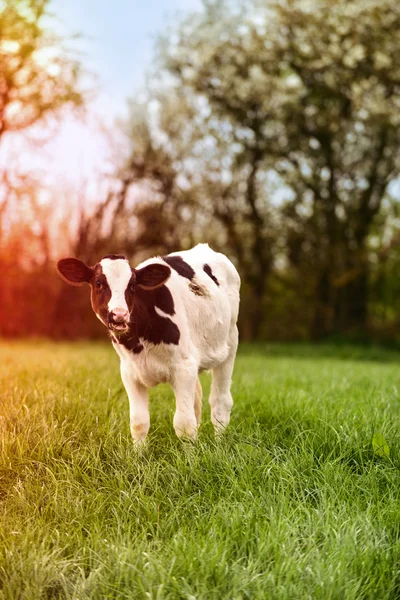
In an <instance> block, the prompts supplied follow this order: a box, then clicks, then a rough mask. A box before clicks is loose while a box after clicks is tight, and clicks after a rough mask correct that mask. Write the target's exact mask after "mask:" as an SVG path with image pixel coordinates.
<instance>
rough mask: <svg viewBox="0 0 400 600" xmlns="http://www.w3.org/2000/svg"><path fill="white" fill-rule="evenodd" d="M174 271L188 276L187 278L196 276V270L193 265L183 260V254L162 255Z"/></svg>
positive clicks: (182, 275)
mask: <svg viewBox="0 0 400 600" xmlns="http://www.w3.org/2000/svg"><path fill="white" fill-rule="evenodd" d="M161 258H162V259H163V260H164V261H165V262H166V263H167V264H168V265H169V266H170V267H171V268H172V269H174V271H176V272H177V273H178V275H181V277H186V279H190V280H192V279H193V277H194V276H195V272H194V270H193V269H192V267H191V266H190V265H189V264H188V263H187V262H185V261H184V260H183V258H182V257H181V256H162V257H161Z"/></svg>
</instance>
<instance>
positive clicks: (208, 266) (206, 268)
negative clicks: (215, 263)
mask: <svg viewBox="0 0 400 600" xmlns="http://www.w3.org/2000/svg"><path fill="white" fill-rule="evenodd" d="M203 271H204V272H205V273H207V275H208V276H209V277H211V279H212V280H213V282H214V283H216V284H217V285H218V286H219V281H218V279H217V278H216V277H215V275H214V273H213V272H212V269H211V267H210V265H207V264H206V265H204V267H203Z"/></svg>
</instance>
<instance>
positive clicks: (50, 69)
mask: <svg viewBox="0 0 400 600" xmlns="http://www.w3.org/2000/svg"><path fill="white" fill-rule="evenodd" d="M50 3H51V0H0V139H1V137H2V136H3V135H4V134H5V133H6V132H8V131H17V130H22V129H25V128H27V127H30V126H31V125H33V124H34V123H36V122H37V121H38V120H39V119H41V118H42V117H44V116H46V115H48V114H50V113H54V112H55V111H56V110H57V109H59V108H60V107H62V106H64V105H65V104H68V103H71V104H73V105H75V106H76V105H81V104H82V102H83V98H82V94H81V93H80V91H79V90H78V82H79V79H80V75H81V66H80V63H79V61H78V60H76V59H75V58H74V57H73V55H72V53H71V51H69V50H68V49H66V48H65V47H64V46H65V42H64V40H62V39H60V38H57V37H56V36H55V35H54V34H53V33H51V32H50V31H49V30H48V29H47V28H46V26H45V24H44V22H45V20H46V19H49V18H50V16H51V15H50Z"/></svg>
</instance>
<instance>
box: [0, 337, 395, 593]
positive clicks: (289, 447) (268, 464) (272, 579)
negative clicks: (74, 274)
mask: <svg viewBox="0 0 400 600" xmlns="http://www.w3.org/2000/svg"><path fill="white" fill-rule="evenodd" d="M399 363H400V354H396V353H394V352H389V351H384V350H380V349H376V348H373V349H370V350H368V349H358V348H350V347H348V348H342V349H337V348H334V347H331V346H320V347H311V346H304V347H302V346H287V347H286V346H263V345H259V346H257V347H251V346H247V347H243V348H242V349H241V351H240V354H239V356H238V359H237V362H236V368H235V374H234V381H233V388H232V389H233V394H234V398H235V405H234V409H233V413H232V420H231V425H230V427H229V429H228V431H227V432H226V434H225V436H224V437H223V438H222V439H219V440H215V439H214V437H213V433H212V428H211V425H210V416H209V410H208V406H207V403H206V402H205V406H204V409H203V425H202V427H201V430H200V435H199V440H198V442H197V444H196V445H195V446H191V445H189V444H185V443H181V442H179V440H177V439H176V437H175V434H174V431H173V428H172V417H173V409H174V403H173V397H172V393H171V391H170V389H169V387H168V386H159V387H158V388H156V389H154V390H153V391H152V394H151V398H152V401H151V413H152V427H151V430H150V437H149V442H148V447H147V449H146V450H145V451H144V452H143V453H139V454H138V453H137V452H136V451H135V449H134V447H133V444H132V442H131V439H130V434H129V423H128V402H127V399H126V397H125V394H124V391H123V388H122V384H121V381H120V377H119V372H118V361H117V357H116V355H114V352H113V350H112V348H111V347H110V346H108V345H104V346H103V345H100V344H98V345H95V344H85V343H80V344H59V345H56V344H50V343H46V342H26V343H8V344H7V343H5V342H3V343H1V344H0V380H1V383H0V393H1V396H0V414H1V418H0V599H1V600H5V599H7V600H8V599H13V600H14V599H18V600H30V599H39V598H46V599H53V598H66V599H67V598H68V599H71V600H72V599H74V600H84V599H86V598H95V599H103V598H118V599H120V598H121V599H124V598H126V599H133V600H141V599H148V598H150V599H154V600H162V599H171V600H176V599H186V600H194V599H197V600H199V599H206V600H223V599H235V600H236V599H242V598H243V599H244V598H250V599H252V600H253V599H268V600H273V599H288V600H293V599H296V598H301V599H303V598H310V599H321V600H322V599H323V600H327V599H330V598H332V599H333V598H337V599H346V600H350V599H356V598H357V599H361V598H362V599H367V598H368V599H369V598H370V599H374V600H376V599H392V600H395V599H398V598H399V597H400V470H399V466H400V461H399V458H400V456H399V447H400V444H399V439H400V438H399V426H400V401H399V389H400V368H399V367H400V364H399ZM202 381H203V387H204V390H205V395H207V392H208V389H209V383H210V379H209V376H208V375H204V376H203V377H202ZM377 433H378V434H382V435H383V436H384V438H385V440H386V442H387V444H388V446H389V448H390V455H389V456H386V455H385V453H384V452H379V449H378V450H377V449H376V447H375V448H374V447H373V445H372V438H373V436H374V434H377ZM380 454H382V456H380Z"/></svg>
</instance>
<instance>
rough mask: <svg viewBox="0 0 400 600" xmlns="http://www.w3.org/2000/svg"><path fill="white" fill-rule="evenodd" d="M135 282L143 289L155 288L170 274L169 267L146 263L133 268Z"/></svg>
mask: <svg viewBox="0 0 400 600" xmlns="http://www.w3.org/2000/svg"><path fill="white" fill-rule="evenodd" d="M135 275H136V283H137V285H140V287H142V288H143V289H144V290H155V289H156V288H158V287H160V286H161V285H163V284H164V283H165V282H166V281H167V279H168V278H169V276H170V275H171V269H170V268H169V267H167V266H166V265H158V264H154V265H147V267H142V268H141V269H137V270H136V269H135Z"/></svg>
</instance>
